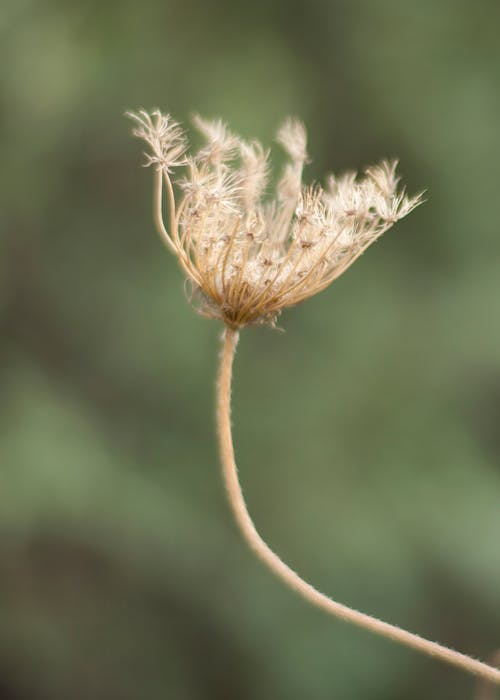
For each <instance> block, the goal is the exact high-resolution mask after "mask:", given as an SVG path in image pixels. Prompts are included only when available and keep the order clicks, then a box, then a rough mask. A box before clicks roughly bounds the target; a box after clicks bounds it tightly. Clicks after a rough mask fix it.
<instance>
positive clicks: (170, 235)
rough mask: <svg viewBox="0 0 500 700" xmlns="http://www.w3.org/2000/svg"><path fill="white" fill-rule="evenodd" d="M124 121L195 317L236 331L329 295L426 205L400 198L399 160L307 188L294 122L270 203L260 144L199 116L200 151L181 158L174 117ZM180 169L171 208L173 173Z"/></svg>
mask: <svg viewBox="0 0 500 700" xmlns="http://www.w3.org/2000/svg"><path fill="white" fill-rule="evenodd" d="M129 116H131V117H132V119H134V121H135V122H136V127H135V129H134V132H133V133H134V135H135V136H138V137H139V138H141V139H143V140H144V141H145V142H146V144H147V145H148V152H147V162H146V165H154V166H155V167H156V169H157V173H158V174H157V211H156V213H157V223H158V226H159V229H160V233H161V235H162V236H163V238H164V240H165V243H166V244H167V246H168V247H169V248H170V249H171V250H172V251H173V252H174V253H175V255H176V256H177V257H178V259H179V262H180V264H181V266H182V268H183V270H184V272H185V274H186V276H187V279H188V281H189V283H190V284H191V287H192V291H193V294H192V298H193V299H197V300H198V302H199V305H198V310H199V311H200V313H202V314H203V315H206V316H210V317H213V318H218V319H221V320H222V321H224V323H225V324H226V325H227V326H229V327H230V328H233V329H238V328H242V327H244V326H247V325H255V324H262V323H269V324H271V325H274V324H275V321H276V318H277V317H278V316H279V314H280V313H281V311H282V309H284V308H286V307H289V306H295V305H296V304H299V303H300V302H301V301H304V299H307V298H308V297H310V296H312V295H313V294H316V293H317V292H320V291H322V290H323V289H325V287H327V286H328V285H329V284H330V283H331V282H333V280H335V279H336V278H337V277H338V276H339V275H341V274H342V273H343V272H344V271H345V270H346V269H347V268H348V267H349V266H350V265H352V263H353V262H354V261H355V260H356V259H357V258H358V257H359V256H360V255H361V254H362V253H363V252H364V250H366V248H367V247H368V246H369V245H371V244H372V243H373V242H374V241H376V240H377V238H379V237H380V236H381V235H382V234H383V233H384V232H385V231H387V229H389V228H390V227H391V226H392V225H393V224H394V223H395V222H396V221H398V220H399V219H401V218H402V217H403V216H406V215H407V214H408V213H409V212H410V211H411V210H412V209H414V208H415V207H416V206H417V205H418V204H420V203H421V201H422V196H421V195H420V194H419V195H417V196H415V197H408V196H407V195H406V193H405V190H404V189H402V190H399V191H398V188H397V186H398V181H399V178H398V177H397V176H396V165H397V163H396V161H393V162H387V161H384V162H382V163H381V164H380V165H378V166H374V167H370V168H367V169H366V170H365V172H364V174H363V175H362V176H361V177H357V175H356V173H348V174H346V175H344V176H342V177H340V178H337V177H335V176H333V175H332V176H330V177H329V178H328V180H327V187H326V189H324V188H323V187H321V186H320V185H318V184H315V185H303V184H302V170H303V167H304V164H305V162H306V160H307V151H306V132H305V128H304V126H303V125H302V124H301V123H300V122H299V121H297V120H295V119H288V120H287V121H286V122H285V123H284V124H283V126H282V127H281V128H280V129H279V131H278V135H277V140H278V142H279V143H280V144H281V145H282V146H283V147H284V148H285V150H286V152H287V154H288V156H289V162H288V163H287V164H286V166H285V168H284V172H283V175H282V177H281V179H280V180H279V182H278V186H277V192H276V195H275V197H274V198H269V197H265V196H264V195H265V188H266V184H267V179H268V172H269V151H267V150H265V149H264V148H263V147H262V145H261V144H260V143H259V142H258V141H253V142H251V143H246V142H245V141H243V140H242V139H241V138H239V137H237V136H235V135H234V134H232V133H230V132H229V130H228V128H227V126H226V125H225V124H224V123H223V122H222V121H220V120H217V121H214V122H210V121H205V120H203V119H201V118H200V117H198V116H197V117H195V119H194V123H195V126H196V127H197V128H198V129H199V131H200V132H201V133H202V135H203V137H204V139H205V141H206V143H205V145H204V146H203V147H202V148H201V150H200V151H199V152H198V153H196V154H194V155H191V156H188V157H186V155H185V154H186V150H187V143H186V138H185V135H184V132H183V130H182V129H181V127H180V126H179V124H178V123H177V122H175V121H174V120H173V119H172V118H171V117H170V115H163V114H161V112H160V111H158V110H155V111H154V112H152V113H151V114H148V113H147V112H145V111H140V112H138V113H137V114H135V113H130V115H129ZM181 166H185V172H184V175H183V177H180V178H176V179H175V181H174V182H175V183H176V184H177V185H178V186H179V189H180V193H179V197H178V198H177V200H176V197H175V194H174V189H173V185H172V182H173V181H172V179H171V177H170V174H171V173H172V172H173V171H174V170H175V169H177V168H179V167H181ZM163 187H165V188H166V190H167V193H168V196H169V206H170V223H169V227H168V228H167V226H165V223H164V222H163V218H162V202H161V198H162V189H163Z"/></svg>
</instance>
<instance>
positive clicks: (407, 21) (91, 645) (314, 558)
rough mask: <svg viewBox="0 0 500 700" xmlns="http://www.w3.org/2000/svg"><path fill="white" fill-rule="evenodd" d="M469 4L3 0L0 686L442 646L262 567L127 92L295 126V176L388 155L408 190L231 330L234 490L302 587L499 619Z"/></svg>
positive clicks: (372, 681) (268, 124)
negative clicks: (344, 247) (314, 605)
mask: <svg viewBox="0 0 500 700" xmlns="http://www.w3.org/2000/svg"><path fill="white" fill-rule="evenodd" d="M499 23H500V4H499V3H498V2H497V0H479V1H478V2H476V3H472V2H465V1H461V0H456V2H445V1H444V0H437V1H436V0H432V1H431V0H421V2H419V3H414V2H410V0H399V1H398V2H395V1H394V0H377V1H376V2H369V0H354V1H353V2H347V1H346V0H344V1H340V0H337V1H334V0H310V1H309V2H300V1H299V0H287V1H286V2H285V0H275V1H274V2H270V3H269V2H267V1H265V0H256V1H255V2H253V3H246V2H243V1H241V0H236V1H235V0H231V1H230V0H214V1H213V2H210V1H209V2H206V1H204V0H183V1H182V2H181V0H165V1H163V2H160V0H145V2H143V3H138V2H136V1H132V0H121V1H120V2H118V1H117V0H107V2H98V1H97V0H79V2H63V1H62V0H38V1H36V0H3V3H2V8H1V10H0V35H1V48H0V51H1V68H0V104H1V110H0V120H1V130H0V141H1V153H2V165H1V168H2V170H1V172H2V188H1V191H2V197H3V202H2V207H1V214H0V216H1V237H0V333H1V345H0V348H1V360H0V362H1V368H0V383H1V392H0V436H1V440H0V466H1V472H0V473H1V475H2V477H1V483H2V487H1V489H0V548H1V554H2V556H1V562H2V564H1V569H2V573H1V576H0V613H1V620H2V622H1V624H0V697H1V698H2V700H4V699H5V700H15V699H16V700H17V699H28V698H29V699H30V700H31V699H33V700H36V699H40V700H42V699H48V698H50V699H51V700H59V699H61V700H62V699H66V698H74V699H75V700H78V699H80V698H82V699H84V698H85V699H87V698H93V699H94V700H100V699H102V700H108V699H109V700H111V699H113V700H114V699H116V700H127V699H128V698H160V697H161V698H172V699H175V700H194V699H201V698H203V699H204V700H205V699H206V700H209V699H212V698H213V699H214V700H216V699H217V700H225V699H227V700H229V699H231V700H233V699H234V698H238V700H245V699H248V700H254V699H255V700H256V699H257V698H258V699H259V700H276V698H287V700H299V699H300V700H302V699H303V698H314V700H327V699H330V698H333V697H334V698H336V700H359V699H363V700H392V699H394V700H399V699H400V698H405V700H417V699H418V700H421V699H423V698H425V699H426V700H432V699H434V698H435V699H437V698H442V697H453V698H456V699H457V700H461V699H463V700H466V699H468V698H471V697H472V691H473V682H472V681H470V680H469V679H467V678H464V677H463V676H462V675H461V674H460V673H459V672H456V671H454V670H453V669H448V668H444V667H442V666H441V665H439V664H437V663H435V662H432V661H430V660H428V659H425V658H421V657H420V656H418V655H416V654H414V653H412V652H409V651H406V650H402V649H398V648H396V647H394V646H393V645H391V644H390V643H388V642H385V641H383V640H378V639H376V638H373V637H370V636H368V635H366V634H365V633H364V632H361V631H358V630H355V629H351V628H349V627H347V626H345V625H343V624H341V623H339V622H336V621H334V620H331V619H329V618H325V617H324V616H323V615H322V614H321V613H320V612H318V611H316V610H314V609H311V608H309V607H308V606H307V605H305V604H304V603H303V602H302V601H300V600H298V599H297V598H296V597H294V595H293V594H291V593H290V592H289V591H287V590H285V589H283V587H282V586H281V584H280V583H279V582H277V581H275V580H273V578H272V577H271V576H270V575H269V574H268V573H267V572H266V571H264V570H263V569H262V568H261V566H260V564H259V563H258V562H257V561H255V560H254V558H253V557H252V555H251V554H250V553H249V552H247V551H246V549H245V547H244V545H243V543H242V542H241V541H240V538H239V536H238V533H237V532H236V530H235V527H234V525H233V524H232V522H231V518H230V515H229V513H228V509H227V508H226V505H225V502H224V494H223V491H222V488H221V484H220V480H219V475H218V461H217V454H216V449H215V444H214V436H213V411H212V408H213V382H214V370H215V366H216V356H217V347H218V336H219V333H220V328H218V326H217V324H216V323H215V322H210V321H206V320H201V319H200V318H198V317H196V315H195V314H194V313H192V311H191V310H190V309H189V308H188V307H187V304H186V302H185V299H184V295H183V291H182V279H181V275H180V273H179V271H178V270H177V269H176V265H175V261H174V260H173V259H172V258H171V257H169V256H168V255H167V254H166V253H165V251H164V249H163V248H162V246H161V244H160V242H159V241H158V239H157V238H156V237H155V235H154V231H153V225H152V221H151V215H150V197H151V193H150V189H151V187H150V185H151V178H150V173H149V172H147V171H143V170H141V168H140V167H139V166H140V163H141V156H140V152H139V148H138V144H137V142H134V141H133V140H132V139H131V138H130V135H129V128H130V125H129V124H127V122H126V120H125V119H124V118H123V112H124V111H125V109H127V108H137V107H140V106H144V107H152V106H159V107H161V108H162V109H164V110H167V111H171V112H173V113H174V114H175V115H176V116H177V117H178V118H180V119H183V120H187V119H188V118H189V115H190V114H191V113H192V112H193V111H199V112H200V113H201V114H203V115H206V116H218V115H220V116H223V117H224V118H225V119H227V120H228V121H229V122H230V123H231V125H232V126H233V127H234V128H235V129H236V130H239V131H240V132H241V133H243V134H244V135H246V136H257V137H259V138H261V139H263V140H264V141H266V142H271V139H272V138H273V133H274V129H275V128H276V126H277V125H278V123H279V122H280V120H281V119H282V118H283V117H284V116H285V115H287V114H289V113H293V114H297V115H299V116H300V117H301V118H302V119H303V120H304V121H305V122H306V124H307V126H308V128H309V132H310V152H311V154H312V156H313V159H314V162H313V163H312V164H311V166H310V167H309V173H308V174H309V176H310V178H311V179H313V178H320V177H322V175H323V173H324V172H325V171H326V170H327V169H335V170H342V169H345V168H349V167H362V166H363V165H364V164H366V163H369V162H373V161H377V160H379V159H380V158H381V157H383V156H388V157H390V156H393V155H398V156H399V157H400V159H401V170H402V172H403V173H404V176H405V181H406V182H407V183H408V187H409V190H410V191H411V192H414V191H416V190H418V189H420V188H422V187H425V188H427V191H428V202H427V203H426V204H425V205H424V206H423V207H421V208H419V209H418V210H417V211H416V212H415V213H414V214H412V215H411V216H410V217H409V218H408V219H407V220H404V221H403V222H401V223H400V224H398V226H397V227H396V229H395V230H394V231H391V232H390V233H389V234H387V236H386V237H385V238H384V239H383V240H382V241H381V243H380V244H378V245H377V246H375V247H374V248H373V249H371V250H370V251H369V252H368V253H367V254H366V255H365V256H363V258H362V260H360V261H359V262H357V263H356V265H355V266H354V267H353V268H352V269H351V270H350V271H349V273H348V274H346V275H345V277H343V278H342V279H340V280H339V281H338V282H336V283H335V285H334V286H333V287H332V288H330V289H329V290H328V291H326V292H325V293H323V294H322V295H320V296H319V297H317V298H315V299H313V300H311V301H309V302H308V303H307V304H306V305H305V306H303V307H299V308H297V309H295V310H292V311H289V312H287V313H286V314H285V315H284V317H283V319H282V325H283V326H284V327H285V328H286V331H287V332H286V334H279V333H275V332H272V331H268V330H265V329H252V330H248V331H245V332H244V333H243V337H242V342H241V349H240V351H239V354H238V358H237V365H236V386H235V392H234V421H235V438H236V444H237V454H238V458H239V462H240V469H241V478H242V481H243V483H244V486H245V491H246V494H247V498H248V502H249V506H250V510H251V511H252V513H253V514H254V516H255V520H256V522H257V524H258V527H259V528H260V530H261V532H262V533H263V534H264V535H265V537H267V538H268V540H269V542H270V544H271V545H272V546H273V547H275V549H276V550H277V551H278V552H279V553H280V554H281V555H282V556H283V557H284V558H285V559H286V560H287V561H288V562H290V564H291V565H292V566H294V567H296V568H297V570H298V571H300V572H301V573H302V574H303V575H304V576H306V578H308V579H309V580H310V581H312V582H313V583H315V584H316V585H317V586H318V587H319V588H320V589H322V590H324V591H325V592H328V593H330V594H332V595H333V596H334V597H337V598H338V599H339V600H342V601H343V602H346V603H348V604H351V605H354V606H357V607H359V608H361V609H362V610H366V611H367V612H371V613H373V614H375V615H378V616H381V617H383V618H384V619H388V620H390V621H394V622H398V623H400V624H402V625H404V626H407V627H409V628H411V629H414V630H415V631H418V632H420V633H422V634H425V635H427V636H429V637H431V638H433V639H438V640H440V641H442V642H444V643H447V644H450V645H451V646H454V647H458V648H460V649H462V650H464V651H467V652H469V653H471V654H473V655H476V656H479V657H483V658H484V657H487V656H488V655H489V654H490V652H491V651H492V650H493V649H495V648H496V647H498V645H499V641H500V639H499V633H498V631H499V629H500V599H499V596H498V581H499V580H500V559H499V556H498V552H499V550H498V533H499V527H500V509H499V497H500V466H499V465H500V438H499V432H498V424H499V417H500V354H499V352H498V347H499V345H500V326H499V324H498V318H499V312H500V275H499V265H500V236H499V235H498V193H497V191H498V186H499V175H498V163H499V162H500V130H499V127H498V125H499V123H500V90H499V84H498V75H499V74H500V44H499V42H498V27H499Z"/></svg>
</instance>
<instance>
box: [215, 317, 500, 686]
mask: <svg viewBox="0 0 500 700" xmlns="http://www.w3.org/2000/svg"><path fill="white" fill-rule="evenodd" d="M238 335H239V334H238V331H236V330H232V329H230V328H226V329H225V332H224V336H223V346H222V353H221V358H220V370H219V378H218V384H217V430H218V437H219V447H220V456H221V462H222V471H223V476H224V483H225V487H226V490H227V495H228V498H229V503H230V505H231V509H232V511H233V514H234V517H235V518H236V522H237V523H238V526H239V528H240V530H241V532H242V534H243V537H244V538H245V540H246V541H247V543H248V545H249V546H250V548H251V549H252V550H253V551H254V552H255V554H256V555H257V556H258V557H259V559H261V560H262V562H263V563H264V564H265V565H266V566H267V567H268V568H269V569H270V570H271V571H272V572H273V573H274V574H275V575H276V576H277V577H278V578H280V579H281V580H282V581H283V582H284V583H285V584H286V585H287V586H289V587H290V588H292V589H293V590H294V591H296V592H297V593H298V594H299V595H301V596H302V597H303V598H305V599H306V600H308V601H309V602H310V603H312V604H313V605H316V606H317V607H319V608H321V609H323V610H325V611H326V612H328V613H330V614H331V615H334V616H335V617H338V618H340V619H341V620H345V621H346V622H350V623H352V624H354V625H358V626H359V627H364V628H365V629H367V630H369V631H370V632H374V633H375V634H379V635H381V636H383V637H387V638H389V639H392V640H393V641H395V642H398V643H399V644H403V645H404V646H408V647H411V648H413V649H416V650H417V651H420V652H423V653H424V654H428V655H429V656H433V657H435V658H437V659H440V660H441V661H445V662H447V663H449V664H453V665H454V666H458V667H459V668H461V669H463V670H464V671H468V672H469V673H472V674H475V675H477V676H480V677H481V678H484V679H485V680H488V681H491V682H492V683H496V684H499V685H500V670H499V669H497V668H494V667H493V666H488V664H485V663H483V662H481V661H477V660H476V659H472V658H471V657H469V656H466V655H465V654H461V653H460V652H457V651H454V650H453V649H449V648H447V647H444V646H441V644H437V643H436V642H431V641H428V640H427V639H424V638H422V637H420V636H418V635H417V634H413V633H412V632H407V631H406V630H404V629H401V628H400V627H397V626H395V625H391V624H389V623H387V622H383V621H382V620H379V619H377V618H375V617H372V616H371V615H366V614H365V613H362V612H358V611H357V610H353V609H352V608H349V607H347V606H346V605H342V604H341V603H337V602H336V601H334V600H332V599H331V598H329V597H328V596H326V595H324V594H323V593H320V592H319V591H317V590H316V589H315V588H314V587H313V586H311V585H310V584H309V583H307V582H306V581H304V580H303V579H302V578H300V576H299V575H298V574H296V573H295V571H293V569H291V568H290V567H289V566H287V564H285V563H284V562H283V561H282V560H281V559H280V558H279V557H278V555H277V554H275V553H274V552H273V551H272V550H271V549H270V548H269V547H268V545H267V544H266V543H265V542H264V540H263V539H262V538H261V536H260V535H259V533H258V532H257V530H256V528H255V525H254V524H253V521H252V519H251V517H250V515H249V513H248V510H247V507H246V504H245V500H244V498H243V493H242V491H241V486H240V483H239V480H238V471H237V467H236V463H235V459H234V448H233V440H232V433H231V416H230V412H231V376H232V366H233V359H234V352H235V349H236V345H237V343H238Z"/></svg>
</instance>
